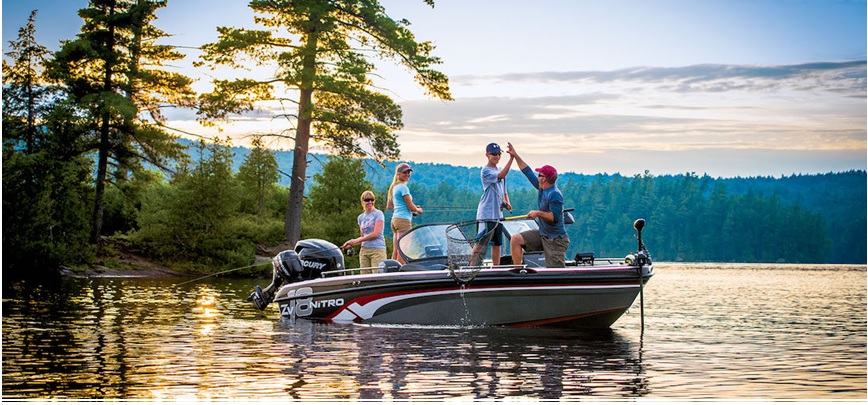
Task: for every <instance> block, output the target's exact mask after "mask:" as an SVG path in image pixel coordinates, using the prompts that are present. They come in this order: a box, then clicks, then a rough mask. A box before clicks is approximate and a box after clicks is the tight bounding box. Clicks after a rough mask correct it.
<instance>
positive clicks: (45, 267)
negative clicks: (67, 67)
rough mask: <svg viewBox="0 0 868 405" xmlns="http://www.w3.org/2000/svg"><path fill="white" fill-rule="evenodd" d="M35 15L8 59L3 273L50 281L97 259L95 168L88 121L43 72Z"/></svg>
mask: <svg viewBox="0 0 868 405" xmlns="http://www.w3.org/2000/svg"><path fill="white" fill-rule="evenodd" d="M35 17H36V13H35V12H33V13H31V15H30V18H29V20H28V22H27V25H25V27H23V28H22V29H21V30H20V31H19V36H18V38H17V39H16V40H14V41H10V47H11V51H10V52H8V53H7V54H6V56H8V57H10V58H11V59H12V60H13V64H12V65H7V63H6V61H5V60H4V61H3V182H2V184H3V257H4V259H3V270H4V275H7V276H8V275H29V276H44V275H46V274H50V272H51V271H53V270H54V269H56V268H57V267H58V266H59V265H61V264H68V265H75V264H80V263H83V262H86V261H88V260H90V259H91V258H92V255H93V249H92V248H91V247H90V246H88V244H87V226H86V224H87V216H86V214H85V211H84V209H83V208H84V207H85V206H86V205H87V204H88V202H89V201H90V200H91V198H92V196H91V190H90V189H89V188H88V187H87V186H86V182H87V179H88V176H89V174H90V172H89V166H88V162H87V160H86V159H84V158H83V157H82V156H81V151H82V148H83V145H82V144H83V142H82V139H81V138H80V133H81V131H82V121H81V120H80V119H79V117H77V115H76V114H75V111H74V110H73V109H71V108H70V107H69V105H68V104H66V103H62V102H58V103H55V104H53V105H49V104H48V100H50V99H51V97H52V96H54V95H56V94H57V89H54V88H52V87H49V86H45V85H44V80H43V78H42V74H41V72H40V70H41V68H42V66H43V65H44V64H45V63H46V55H47V50H46V49H45V48H44V47H42V46H41V45H39V44H37V43H36V42H35V36H34V34H35V28H34V20H35Z"/></svg>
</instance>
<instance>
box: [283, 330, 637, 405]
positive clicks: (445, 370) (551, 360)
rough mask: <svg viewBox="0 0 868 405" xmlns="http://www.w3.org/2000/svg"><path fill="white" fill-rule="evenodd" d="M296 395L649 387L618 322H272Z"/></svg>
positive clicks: (609, 391)
mask: <svg viewBox="0 0 868 405" xmlns="http://www.w3.org/2000/svg"><path fill="white" fill-rule="evenodd" d="M275 333H276V334H275V335H274V336H273V339H274V342H275V343H276V344H277V345H278V346H282V347H285V348H292V349H290V350H289V351H288V352H284V353H280V354H279V355H280V356H284V359H285V361H286V362H287V367H286V368H285V369H283V370H281V373H282V374H284V375H286V376H288V377H290V378H289V381H288V385H287V388H286V389H287V393H288V394H289V395H290V396H291V397H293V398H296V399H329V398H351V399H411V398H417V397H424V398H426V399H446V398H450V399H454V398H472V399H502V398H508V397H516V396H524V397H533V398H541V399H565V398H574V397H583V396H595V395H603V396H606V397H631V396H641V395H643V394H644V393H646V392H647V383H646V378H645V377H644V375H643V371H642V363H641V360H640V358H639V355H640V350H639V349H640V347H639V345H638V343H636V342H633V341H631V340H629V339H627V338H625V337H624V336H622V335H621V334H619V333H617V332H613V331H611V330H606V331H604V332H595V333H590V332H586V333H582V332H576V331H564V330H548V329H520V330H517V329H507V328H474V329H459V328H456V329H442V328H424V327H397V326H396V327H360V326H342V327H341V326H336V325H325V324H319V323H312V322H309V321H296V322H294V323H290V322H282V323H279V324H277V325H275Z"/></svg>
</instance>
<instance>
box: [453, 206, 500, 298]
mask: <svg viewBox="0 0 868 405" xmlns="http://www.w3.org/2000/svg"><path fill="white" fill-rule="evenodd" d="M486 222H492V221H484V220H470V221H463V222H458V223H454V224H452V225H449V226H448V227H447V228H446V257H447V261H446V267H447V268H448V269H449V275H451V276H452V278H453V279H454V280H455V281H456V282H457V283H459V284H462V285H464V284H467V283H469V282H471V281H473V279H474V278H476V276H477V275H478V274H479V271H480V270H482V268H483V266H482V258H483V257H484V256H485V252H486V249H487V248H488V243H489V242H490V241H491V237H492V236H493V235H494V229H495V228H492V229H491V230H490V231H487V232H486V231H485V223H486Z"/></svg>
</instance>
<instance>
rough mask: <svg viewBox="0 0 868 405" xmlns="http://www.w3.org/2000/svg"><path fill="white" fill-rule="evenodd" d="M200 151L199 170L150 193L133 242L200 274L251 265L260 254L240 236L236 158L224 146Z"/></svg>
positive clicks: (250, 243)
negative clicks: (235, 171) (233, 162)
mask: <svg viewBox="0 0 868 405" xmlns="http://www.w3.org/2000/svg"><path fill="white" fill-rule="evenodd" d="M199 148H200V156H201V157H200V159H199V161H198V162H197V164H196V165H195V166H194V167H193V168H192V169H191V170H189V171H184V172H180V173H178V174H177V175H176V177H175V178H173V179H172V182H171V187H169V186H163V185H160V186H154V187H151V188H150V189H149V190H148V192H147V193H146V195H145V198H144V200H143V202H142V210H141V214H140V216H139V230H138V231H137V232H136V233H135V234H134V235H133V238H132V239H133V240H134V241H135V242H137V243H139V244H141V245H142V246H143V247H144V249H145V251H146V252H147V253H149V254H151V255H153V256H156V257H158V258H161V259H164V260H171V261H173V262H175V263H188V264H189V268H190V269H195V270H198V271H213V270H215V269H226V268H235V267H242V266H245V265H248V264H250V263H252V262H253V259H254V254H255V251H254V246H253V243H252V242H251V241H250V240H245V239H243V238H241V237H239V233H238V232H237V229H238V228H239V226H238V225H239V216H238V215H237V214H238V210H239V203H240V197H239V193H238V186H237V182H236V179H235V178H234V177H233V175H232V155H231V152H230V150H229V148H228V147H227V146H226V145H222V144H219V143H215V144H210V145H205V144H204V143H200V144H199Z"/></svg>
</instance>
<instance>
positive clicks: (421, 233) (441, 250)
mask: <svg viewBox="0 0 868 405" xmlns="http://www.w3.org/2000/svg"><path fill="white" fill-rule="evenodd" d="M451 225H453V224H451V223H436V224H423V225H419V226H416V227H414V228H413V229H411V230H409V231H408V232H407V233H405V234H404V235H403V236H401V239H399V240H398V249H399V251H400V253H401V255H402V256H403V257H404V259H405V260H406V261H407V262H411V261H417V260H426V259H432V258H444V257H446V254H447V252H448V238H447V237H446V232H447V229H449V227H450V226H451ZM482 226H483V227H484V226H485V225H484V223H483V225H482ZM503 226H504V233H505V234H506V235H504V236H505V237H506V238H507V240H509V237H510V236H512V235H515V234H517V233H520V232H524V231H527V230H531V229H538V227H537V224H536V222H535V221H534V220H532V219H520V220H510V221H503ZM449 231H450V232H453V233H456V234H455V235H451V236H452V237H453V238H456V239H461V238H462V236H463V235H460V234H459V233H458V232H459V231H458V230H456V228H454V227H453V228H451V229H450V230H449Z"/></svg>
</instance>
